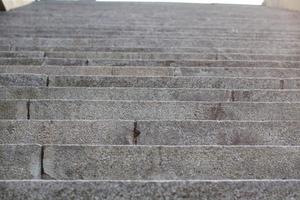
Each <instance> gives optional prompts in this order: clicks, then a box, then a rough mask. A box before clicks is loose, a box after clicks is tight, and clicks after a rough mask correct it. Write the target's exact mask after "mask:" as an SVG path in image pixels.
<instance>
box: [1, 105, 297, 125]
mask: <svg viewBox="0 0 300 200" xmlns="http://www.w3.org/2000/svg"><path fill="white" fill-rule="evenodd" d="M1 102H3V103H2V104H4V103H7V102H13V103H14V104H16V103H15V102H19V104H20V103H23V101H9V100H6V101H4V100H2V101H1ZM23 109H24V108H23ZM7 110H13V109H7ZM24 110H26V109H24ZM12 113H14V112H10V113H9V114H10V115H9V116H8V117H5V116H4V117H5V118H4V119H15V118H19V119H24V118H26V115H25V116H24V114H25V113H20V114H18V115H16V113H14V115H13V116H11V115H12ZM26 114H27V113H26ZM27 115H28V118H30V119H49V120H50V119H53V120H54V119H57V120H59V119H61V120H77V119H78V120H79V119H85V120H103V119H114V120H258V121H260V120H300V106H299V103H254V102H252V103H244V102H243V103H241V102H231V103H226V102H225V103H221V102H219V103H211V102H210V103H205V102H184V101H180V102H174V101H163V102H158V101H84V100H30V105H29V114H27Z"/></svg>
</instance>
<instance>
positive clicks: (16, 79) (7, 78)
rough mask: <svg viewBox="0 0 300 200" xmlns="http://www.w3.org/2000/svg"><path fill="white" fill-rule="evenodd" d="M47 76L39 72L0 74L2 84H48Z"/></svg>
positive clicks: (0, 84) (0, 83)
mask: <svg viewBox="0 0 300 200" xmlns="http://www.w3.org/2000/svg"><path fill="white" fill-rule="evenodd" d="M46 82H47V77H46V76H44V75H39V74H7V73H1V74H0V86H46Z"/></svg>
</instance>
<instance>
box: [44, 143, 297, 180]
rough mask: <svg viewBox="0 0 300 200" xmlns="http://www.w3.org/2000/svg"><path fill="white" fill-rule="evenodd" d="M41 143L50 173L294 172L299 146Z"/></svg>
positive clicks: (252, 175) (226, 175)
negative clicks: (44, 144)
mask: <svg viewBox="0 0 300 200" xmlns="http://www.w3.org/2000/svg"><path fill="white" fill-rule="evenodd" d="M43 149H44V151H43V152H44V157H43V169H44V173H45V175H47V177H49V178H52V179H73V180H74V179H102V180H111V179H114V180H124V179H130V180H137V179H139V180H141V179H154V180H156V179H162V180H164V179H165V180H174V179H179V180H182V179H205V180H207V179H293V178H295V179H298V178H299V173H298V170H297V167H298V166H297V162H298V161H299V152H300V146H293V147H290V146H272V145H265V146H249V145H239V146H223V145H202V146H199V145H196V146H194V145H189V146H171V145H167V146H159V145H154V146H145V145H142V146H141V145H130V146H128V145H120V146H118V145H112V146H107V145H46V146H44V147H43ZM70 155H72V156H70ZM124 172H126V173H124Z"/></svg>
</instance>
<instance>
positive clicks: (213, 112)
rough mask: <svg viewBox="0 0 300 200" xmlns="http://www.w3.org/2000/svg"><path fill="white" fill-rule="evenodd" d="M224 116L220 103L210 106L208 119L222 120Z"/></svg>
mask: <svg viewBox="0 0 300 200" xmlns="http://www.w3.org/2000/svg"><path fill="white" fill-rule="evenodd" d="M225 117H226V113H225V111H224V109H223V108H222V104H221V103H218V105H216V106H213V107H211V108H210V112H209V119H210V120H222V119H224V118H225Z"/></svg>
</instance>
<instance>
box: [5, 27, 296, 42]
mask: <svg viewBox="0 0 300 200" xmlns="http://www.w3.org/2000/svg"><path fill="white" fill-rule="evenodd" d="M104 29H105V30H103V28H89V29H87V28H81V29H80V28H79V27H78V26H74V27H65V26H64V27H61V28H60V29H57V28H55V26H52V27H51V26H47V27H38V26H36V25H35V26H32V27H30V26H28V27H24V26H21V27H18V26H12V25H11V24H7V25H6V26H5V28H1V27H0V31H1V36H2V37H12V36H13V37H45V38H49V37H54V38H55V37H56V38H101V37H105V38H106V37H108V36H110V37H112V38H114V37H121V36H123V37H147V38H148V37H149V38H151V37H154V38H178V39H179V38H193V39H196V38H198V39H199V38H201V37H210V38H212V37H215V38H218V37H222V38H224V39H226V38H229V39H230V38H232V39H234V38H235V39H238V38H240V39H242V38H243V39H245V40H262V39H266V40H270V39H271V38H273V39H277V40H279V39H281V41H284V40H298V39H300V36H299V32H286V31H284V30H282V31H281V32H274V31H272V32H270V31H263V30H261V31H256V30H255V29H253V30H252V31H249V32H245V30H241V29H237V28H234V29H231V30H226V29H222V30H219V29H215V30H214V29H208V30H207V29H201V30H199V31H188V30H178V31H176V30H174V31H166V30H157V31H156V32H154V31H149V30H148V31H145V30H123V29H121V30H120V29H116V28H114V27H112V28H107V27H104Z"/></svg>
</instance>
